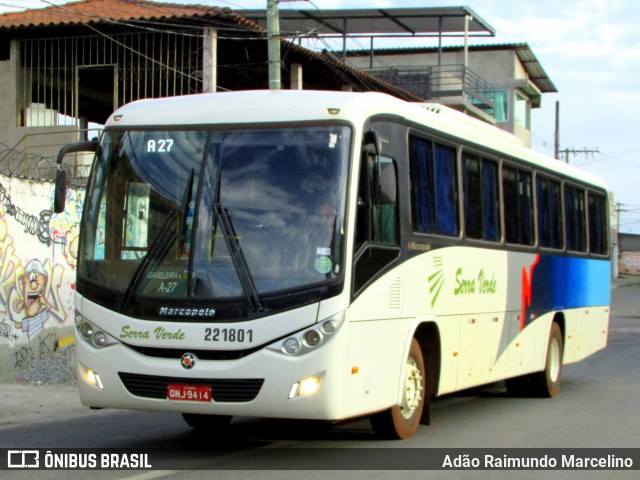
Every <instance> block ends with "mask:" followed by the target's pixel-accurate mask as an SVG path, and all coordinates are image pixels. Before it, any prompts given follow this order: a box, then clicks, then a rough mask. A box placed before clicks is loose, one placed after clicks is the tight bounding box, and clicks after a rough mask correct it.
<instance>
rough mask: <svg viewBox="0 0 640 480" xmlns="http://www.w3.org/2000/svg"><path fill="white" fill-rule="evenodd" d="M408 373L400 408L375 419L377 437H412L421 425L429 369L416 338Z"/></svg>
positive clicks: (373, 425) (409, 357)
mask: <svg viewBox="0 0 640 480" xmlns="http://www.w3.org/2000/svg"><path fill="white" fill-rule="evenodd" d="M405 370H406V373H405V377H404V386H403V393H402V401H401V403H400V405H396V406H394V407H391V408H389V409H388V410H385V411H383V412H380V413H376V414H374V415H372V416H371V425H372V427H373V430H374V431H375V433H376V435H377V436H378V437H380V438H385V439H404V438H409V437H411V436H412V435H413V434H414V433H416V431H417V430H418V427H419V426H420V418H421V417H422V411H423V410H424V405H425V379H426V375H425V367H424V358H423V356H422V350H421V349H420V344H419V343H418V341H417V340H416V339H415V338H414V339H412V340H411V347H410V349H409V355H408V356H407V362H406V368H405Z"/></svg>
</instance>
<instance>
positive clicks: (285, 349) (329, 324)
mask: <svg viewBox="0 0 640 480" xmlns="http://www.w3.org/2000/svg"><path fill="white" fill-rule="evenodd" d="M343 323H344V312H342V313H340V314H338V315H335V316H333V317H331V318H329V319H326V320H324V321H322V322H320V323H317V324H315V325H314V326H313V327H310V328H306V329H304V330H301V331H299V332H297V333H295V334H293V335H291V336H289V337H287V338H286V339H284V340H279V341H277V342H275V343H273V344H271V345H269V346H268V347H267V348H268V349H269V350H272V351H274V352H279V353H284V354H285V355H290V356H299V355H304V354H305V353H309V352H311V351H313V350H315V349H317V348H318V347H320V346H322V345H324V344H325V343H327V342H328V341H330V340H331V339H332V338H333V337H334V336H335V335H336V333H337V332H338V330H339V329H340V327H341V326H342V324H343Z"/></svg>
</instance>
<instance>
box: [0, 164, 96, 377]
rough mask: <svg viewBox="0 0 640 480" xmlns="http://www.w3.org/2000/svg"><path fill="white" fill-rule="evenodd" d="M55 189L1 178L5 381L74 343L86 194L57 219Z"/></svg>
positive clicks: (0, 350) (73, 198)
mask: <svg viewBox="0 0 640 480" xmlns="http://www.w3.org/2000/svg"><path fill="white" fill-rule="evenodd" d="M52 194H53V184H52V183H48V182H39V181H34V180H24V179H18V178H14V177H6V176H3V175H0V381H8V380H12V379H14V378H16V376H17V375H18V374H19V372H20V371H21V370H23V369H25V368H27V367H28V366H29V364H30V363H31V362H33V361H35V360H43V359H46V358H48V357H50V356H52V355H53V352H54V351H55V350H56V349H57V348H58V347H60V346H62V345H64V344H66V343H67V342H69V341H72V336H73V328H74V304H73V296H74V291H75V268H76V259H77V242H78V233H79V232H78V223H79V221H80V214H81V212H82V205H83V201H84V189H80V190H74V189H70V190H69V191H68V192H67V204H66V210H65V212H64V213H62V214H59V215H56V214H53V213H52V208H51V206H52Z"/></svg>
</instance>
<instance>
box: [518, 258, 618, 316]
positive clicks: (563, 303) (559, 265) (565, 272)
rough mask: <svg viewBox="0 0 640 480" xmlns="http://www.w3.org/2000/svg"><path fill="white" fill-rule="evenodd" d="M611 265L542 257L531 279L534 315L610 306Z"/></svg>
mask: <svg viewBox="0 0 640 480" xmlns="http://www.w3.org/2000/svg"><path fill="white" fill-rule="evenodd" d="M610 279H611V263H610V262H609V261H608V260H594V259H587V258H576V257H560V256H546V255H541V258H540V261H539V263H538V265H536V266H535V268H534V271H533V278H532V287H533V288H532V292H531V293H532V298H531V305H530V307H529V309H530V310H532V311H538V312H540V311H545V312H548V311H550V310H559V309H569V308H579V307H595V306H607V305H609V304H610V300H611V287H610V281H611V280H610Z"/></svg>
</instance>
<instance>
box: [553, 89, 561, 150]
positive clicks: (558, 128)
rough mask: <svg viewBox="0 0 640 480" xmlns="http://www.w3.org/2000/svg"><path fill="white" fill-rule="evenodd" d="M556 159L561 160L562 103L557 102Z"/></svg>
mask: <svg viewBox="0 0 640 480" xmlns="http://www.w3.org/2000/svg"><path fill="white" fill-rule="evenodd" d="M554 146H555V148H554V158H555V159H556V160H560V102H559V101H556V135H555V141H554Z"/></svg>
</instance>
